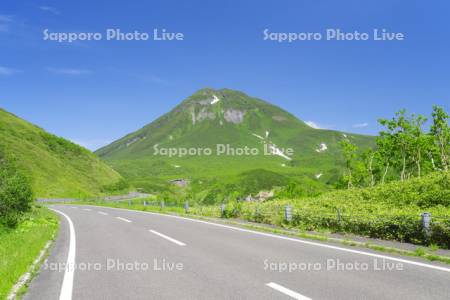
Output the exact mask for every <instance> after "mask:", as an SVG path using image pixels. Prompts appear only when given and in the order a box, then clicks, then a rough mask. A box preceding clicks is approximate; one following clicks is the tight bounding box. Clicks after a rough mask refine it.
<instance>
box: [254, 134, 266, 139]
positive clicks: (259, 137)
mask: <svg viewBox="0 0 450 300" xmlns="http://www.w3.org/2000/svg"><path fill="white" fill-rule="evenodd" d="M252 135H253V136H256V137H257V138H258V139H260V140H264V138H263V137H262V136H260V135H258V134H256V133H252Z"/></svg>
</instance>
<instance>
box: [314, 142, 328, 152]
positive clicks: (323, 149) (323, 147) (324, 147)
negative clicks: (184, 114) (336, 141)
mask: <svg viewBox="0 0 450 300" xmlns="http://www.w3.org/2000/svg"><path fill="white" fill-rule="evenodd" d="M327 149H328V147H327V144H325V143H321V144H320V145H319V148H317V149H316V152H318V153H321V152H324V151H325V150H327Z"/></svg>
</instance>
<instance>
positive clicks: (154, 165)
mask: <svg viewBox="0 0 450 300" xmlns="http://www.w3.org/2000/svg"><path fill="white" fill-rule="evenodd" d="M342 139H350V140H351V141H352V142H353V143H355V144H356V145H358V146H359V147H361V148H367V147H369V146H371V145H373V144H374V137H371V136H363V135H356V134H351V133H342V132H338V131H332V130H321V129H314V128H311V127H309V126H308V125H306V124H305V123H304V122H303V121H301V120H299V119H297V118H296V117H295V116H293V115H292V114H290V113H288V112H286V111H284V110H282V109H281V108H279V107H277V106H274V105H272V104H270V103H268V102H266V101H263V100H260V99H257V98H254V97H250V96H248V95H246V94H244V93H242V92H239V91H234V90H230V89H221V90H214V89H209V88H207V89H202V90H199V91H198V92H196V93H195V94H193V95H192V96H190V97H188V98H187V99H185V100H184V101H182V102H181V103H180V104H179V105H178V106H176V107H175V108H174V109H173V110H172V111H170V112H169V113H167V114H165V115H163V116H161V117H160V118H158V119H157V120H155V121H154V122H152V123H150V124H148V125H146V126H145V127H143V128H141V129H139V130H137V131H136V132H133V133H130V134H128V135H126V136H125V137H123V138H121V139H119V140H117V141H115V142H113V143H112V144H110V145H108V146H106V147H103V148H101V149H99V150H98V151H97V152H96V153H97V154H98V155H99V156H100V157H101V158H102V159H104V160H105V161H106V162H107V163H108V164H110V165H111V166H113V167H114V168H115V169H116V170H118V171H119V172H120V173H121V174H122V175H123V176H125V177H126V178H128V179H130V180H131V181H132V182H133V183H134V185H135V186H136V187H143V188H147V189H154V188H157V186H158V185H164V183H166V182H168V181H170V180H174V179H187V180H188V181H189V182H191V183H193V184H194V185H197V186H201V185H202V184H203V185H204V186H207V185H208V184H230V185H235V184H241V183H243V182H246V184H247V185H250V186H252V185H253V186H254V187H255V189H259V188H263V187H265V188H270V186H268V185H284V184H287V183H288V182H289V181H290V180H296V181H298V182H308V183H309V184H317V185H321V184H323V185H325V184H326V183H331V182H333V181H335V180H337V178H338V176H340V175H341V174H340V172H341V165H342V157H341V151H340V148H339V145H338V143H339V141H341V140H342ZM155 145H156V146H155ZM217 145H229V147H230V148H233V149H234V150H235V151H236V148H244V147H248V148H250V149H252V151H255V150H253V149H257V151H258V154H257V155H237V153H236V152H234V153H233V152H232V151H231V150H230V151H231V152H230V151H229V152H228V153H222V152H221V150H222V147H226V146H219V151H217V147H218V146H217ZM181 149H188V150H189V149H190V151H191V154H192V155H189V154H188V155H183V154H184V153H182V152H181V151H183V150H181ZM205 149H210V150H211V151H210V152H205ZM264 149H266V151H264ZM290 149H292V152H293V153H289V150H290ZM170 151H172V154H176V155H169V153H170ZM241 151H244V150H241ZM265 152H266V153H265ZM253 153H255V152H253ZM267 153H271V155H266V154H267ZM164 154H165V155H164ZM233 154H234V155H233Z"/></svg>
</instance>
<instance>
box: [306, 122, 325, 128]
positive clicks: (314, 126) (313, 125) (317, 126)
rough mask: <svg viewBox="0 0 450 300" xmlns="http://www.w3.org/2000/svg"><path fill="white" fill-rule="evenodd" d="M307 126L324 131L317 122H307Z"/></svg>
mask: <svg viewBox="0 0 450 300" xmlns="http://www.w3.org/2000/svg"><path fill="white" fill-rule="evenodd" d="M305 124H306V125H308V126H309V127H311V128H314V129H322V128H321V127H320V126H319V124H317V123H315V122H313V121H306V122H305Z"/></svg>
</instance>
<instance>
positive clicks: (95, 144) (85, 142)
mask: <svg viewBox="0 0 450 300" xmlns="http://www.w3.org/2000/svg"><path fill="white" fill-rule="evenodd" d="M69 140H71V141H72V142H73V143H75V144H78V145H80V146H82V147H84V148H87V149H89V150H91V151H95V150H97V149H100V148H101V147H103V146H106V145H108V144H111V141H109V140H101V139H77V138H69Z"/></svg>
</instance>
